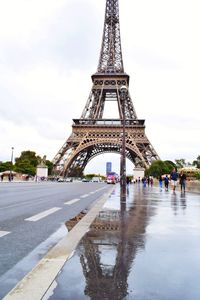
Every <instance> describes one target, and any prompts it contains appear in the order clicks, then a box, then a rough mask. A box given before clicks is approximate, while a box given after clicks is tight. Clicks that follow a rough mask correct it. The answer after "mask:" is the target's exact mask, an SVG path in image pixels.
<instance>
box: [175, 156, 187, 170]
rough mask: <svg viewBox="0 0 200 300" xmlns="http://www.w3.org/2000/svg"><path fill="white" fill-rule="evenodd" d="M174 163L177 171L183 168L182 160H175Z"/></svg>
mask: <svg viewBox="0 0 200 300" xmlns="http://www.w3.org/2000/svg"><path fill="white" fill-rule="evenodd" d="M175 163H176V166H177V168H179V169H181V168H184V167H185V165H186V162H185V159H184V158H180V159H175Z"/></svg>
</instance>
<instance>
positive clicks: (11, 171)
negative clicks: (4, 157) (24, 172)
mask: <svg viewBox="0 0 200 300" xmlns="http://www.w3.org/2000/svg"><path fill="white" fill-rule="evenodd" d="M11 149H12V152H11V165H10V178H9V181H11V179H12V165H13V151H14V147H12V148H11Z"/></svg>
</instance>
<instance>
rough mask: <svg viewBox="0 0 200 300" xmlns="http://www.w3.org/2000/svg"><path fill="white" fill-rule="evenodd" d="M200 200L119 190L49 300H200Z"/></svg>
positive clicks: (138, 188) (192, 196)
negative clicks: (123, 198) (123, 196)
mask: <svg viewBox="0 0 200 300" xmlns="http://www.w3.org/2000/svg"><path fill="white" fill-rule="evenodd" d="M199 278H200V195H199V194H192V193H186V194H181V193H180V192H179V191H177V192H176V194H173V192H172V191H168V192H167V191H164V190H162V191H160V190H159V189H158V188H157V187H152V188H148V187H146V188H143V187H142V185H139V184H138V185H131V186H130V187H129V190H128V195H127V199H126V203H124V202H122V201H120V189H119V186H118V185H116V186H115V189H114V191H113V193H112V195H111V196H110V198H109V199H108V200H107V202H106V203H105V205H104V207H103V209H102V211H101V212H100V213H99V215H98V216H97V218H96V220H95V221H94V223H93V224H92V225H91V228H90V231H89V232H87V234H86V235H85V236H84V238H83V239H82V240H81V242H80V244H79V246H78V248H77V249H76V251H75V253H73V256H72V257H71V258H70V259H69V260H68V261H67V262H66V264H65V266H64V268H63V269H62V271H61V272H60V274H59V275H58V277H57V278H56V281H55V282H54V283H53V284H52V287H51V289H50V290H49V291H48V293H47V295H46V296H45V299H49V300H62V299H67V300H68V299H70V300H71V299H75V300H82V299H93V300H108V299H109V300H110V299H112V300H118V299H119V300H120V299H134V300H150V299H152V300H157V299H159V300H179V299H180V300H199V299H200V283H199Z"/></svg>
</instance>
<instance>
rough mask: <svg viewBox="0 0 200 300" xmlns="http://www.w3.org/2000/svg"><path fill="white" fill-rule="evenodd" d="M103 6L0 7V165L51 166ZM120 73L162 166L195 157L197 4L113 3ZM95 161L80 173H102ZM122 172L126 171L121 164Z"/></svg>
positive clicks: (99, 0) (199, 47)
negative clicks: (13, 161)
mask: <svg viewBox="0 0 200 300" xmlns="http://www.w3.org/2000/svg"><path fill="white" fill-rule="evenodd" d="M105 2H106V1H105V0H95V1H94V0H59V1H58V0H57V1H56V0H18V1H16V0H6V1H5V0H0V103H1V105H0V160H1V161H8V160H10V157H11V147H14V148H15V149H14V156H15V157H17V156H19V155H20V153H21V151H23V150H33V151H35V152H36V153H37V154H38V155H40V156H43V155H47V159H49V160H51V159H53V157H54V156H55V154H56V153H57V152H58V150H59V149H60V148H61V146H62V145H63V144H64V142H65V140H66V139H67V138H68V137H69V135H70V133H71V131H72V129H71V125H72V119H73V118H80V116H81V113H82V110H83V108H84V106H85V104H86V101H87V98H88V96H89V92H90V90H91V87H92V81H91V75H92V74H93V73H95V72H96V69H97V64H98V59H99V54H100V46H101V39H102V32H103V23H104V12H105ZM119 5H120V26H121V41H122V51H123V61H124V67H125V72H126V73H128V74H129V75H130V87H129V89H130V93H131V97H132V101H133V104H134V107H135V110H136V112H137V115H138V118H140V119H145V120H146V134H147V136H148V138H149V140H150V142H151V143H152V145H153V146H154V148H155V149H156V151H157V153H158V154H159V156H160V157H161V159H163V160H165V159H170V160H173V161H174V160H175V159H177V158H185V159H186V160H187V161H193V160H194V159H196V157H197V156H198V155H199V154H200V122H199V115H200V105H199V102H200V83H199V80H200V39H199V28H200V18H199V11H200V3H199V1H198V0H190V1H189V0H182V1H181V0H168V1H166V0H165V1H164V0H151V1H149V0H140V1H138V0H137V1H136V0H131V1H130V0H123V1H122V0H119ZM106 161H113V168H114V169H116V170H117V168H118V162H116V156H115V155H109V154H107V155H106V156H103V155H101V156H99V157H97V158H95V159H93V160H92V161H91V162H90V163H89V164H88V166H87V168H86V171H88V172H90V171H91V172H93V171H95V172H100V173H105V163H106ZM127 168H128V172H129V173H130V172H131V169H132V165H131V164H129V163H128V164H127Z"/></svg>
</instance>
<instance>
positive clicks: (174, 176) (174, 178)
mask: <svg viewBox="0 0 200 300" xmlns="http://www.w3.org/2000/svg"><path fill="white" fill-rule="evenodd" d="M170 178H171V183H172V189H173V191H174V192H175V190H176V186H177V179H178V173H177V171H176V168H174V169H173V171H172V172H171V175H170Z"/></svg>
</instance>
